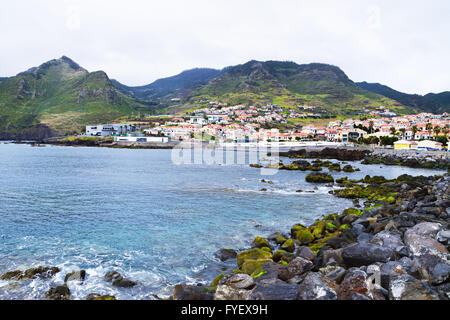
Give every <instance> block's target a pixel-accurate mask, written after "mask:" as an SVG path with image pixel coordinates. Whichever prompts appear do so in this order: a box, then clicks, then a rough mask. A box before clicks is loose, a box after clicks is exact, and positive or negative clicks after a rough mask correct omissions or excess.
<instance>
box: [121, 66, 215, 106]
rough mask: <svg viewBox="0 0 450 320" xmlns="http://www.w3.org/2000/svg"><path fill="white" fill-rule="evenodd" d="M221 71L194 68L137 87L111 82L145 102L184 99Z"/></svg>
mask: <svg viewBox="0 0 450 320" xmlns="http://www.w3.org/2000/svg"><path fill="white" fill-rule="evenodd" d="M220 73H221V70H216V69H210V68H196V69H191V70H186V71H183V72H181V73H180V74H178V75H176V76H172V77H168V78H163V79H159V80H156V81H155V82H153V83H151V84H148V85H145V86H138V87H128V86H126V85H123V84H121V83H120V82H118V81H116V80H112V81H113V83H114V84H115V85H116V87H117V88H119V89H121V90H122V91H124V92H126V93H128V94H130V95H132V96H134V97H136V98H138V99H141V100H147V101H155V100H159V101H161V100H162V101H164V100H167V99H172V98H185V97H186V96H188V95H189V94H190V92H191V91H192V90H194V89H196V88H199V87H200V86H202V85H204V84H206V83H208V82H209V81H210V80H211V79H213V78H215V77H217V76H218V75H219V74H220Z"/></svg>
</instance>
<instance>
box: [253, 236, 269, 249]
mask: <svg viewBox="0 0 450 320" xmlns="http://www.w3.org/2000/svg"><path fill="white" fill-rule="evenodd" d="M252 247H253V248H259V249H261V248H264V247H267V248H270V249H273V247H272V246H271V245H270V243H269V242H268V241H267V240H266V239H264V238H263V237H256V238H255V239H254V240H253V244H252Z"/></svg>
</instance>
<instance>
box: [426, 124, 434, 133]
mask: <svg viewBox="0 0 450 320" xmlns="http://www.w3.org/2000/svg"><path fill="white" fill-rule="evenodd" d="M431 129H433V125H432V124H431V123H430V122H428V123H427V124H426V126H425V130H427V131H431Z"/></svg>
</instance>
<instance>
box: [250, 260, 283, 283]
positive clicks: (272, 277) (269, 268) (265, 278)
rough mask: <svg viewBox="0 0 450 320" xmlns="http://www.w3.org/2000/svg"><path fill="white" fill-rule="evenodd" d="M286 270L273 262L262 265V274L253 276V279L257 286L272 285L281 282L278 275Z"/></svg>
mask: <svg viewBox="0 0 450 320" xmlns="http://www.w3.org/2000/svg"><path fill="white" fill-rule="evenodd" d="M284 269H286V266H284V265H281V264H279V263H275V262H268V263H265V264H263V265H262V270H263V272H262V273H261V274H259V275H258V276H254V277H253V279H254V280H255V282H256V283H257V284H261V283H264V284H273V283H280V282H282V281H281V280H280V279H279V274H280V273H281V272H282V270H284Z"/></svg>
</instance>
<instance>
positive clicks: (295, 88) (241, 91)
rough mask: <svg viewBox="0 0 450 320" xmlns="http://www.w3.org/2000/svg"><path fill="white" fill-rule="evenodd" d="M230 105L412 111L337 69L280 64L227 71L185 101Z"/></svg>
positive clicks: (336, 111) (257, 64) (338, 111)
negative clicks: (276, 105)
mask: <svg viewBox="0 0 450 320" xmlns="http://www.w3.org/2000/svg"><path fill="white" fill-rule="evenodd" d="M210 99H213V100H220V101H222V102H227V103H229V104H244V105H260V104H265V103H274V104H278V105H281V106H283V107H290V106H297V105H315V106H320V107H323V108H324V109H326V110H328V111H329V112H330V113H332V114H335V115H339V114H352V113H354V112H357V111H360V110H361V109H362V108H364V107H365V108H375V107H379V106H386V107H389V108H390V109H391V110H393V111H395V112H398V113H409V112H413V111H414V110H412V108H408V107H404V106H403V105H402V104H401V103H398V102H397V101H394V100H392V99H390V98H387V97H384V96H382V95H379V94H376V93H373V92H370V91H367V90H364V89H362V88H360V87H358V86H357V85H356V84H355V83H354V82H353V81H351V80H350V79H349V78H348V77H347V76H346V75H345V73H344V72H343V71H342V70H340V69H339V68H338V67H335V66H331V65H327V64H319V63H312V64H303V65H299V64H296V63H294V62H281V61H266V62H260V61H255V60H252V61H249V62H247V63H245V64H242V65H238V66H234V67H228V68H226V69H224V72H223V73H221V74H220V75H219V76H218V77H216V78H214V79H213V80H211V81H210V82H209V83H207V84H206V85H204V86H202V87H201V88H200V89H198V90H194V91H193V92H192V93H191V94H190V95H189V96H188V97H186V99H185V100H184V103H185V105H187V106H195V105H202V103H204V102H205V101H207V100H210Z"/></svg>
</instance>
